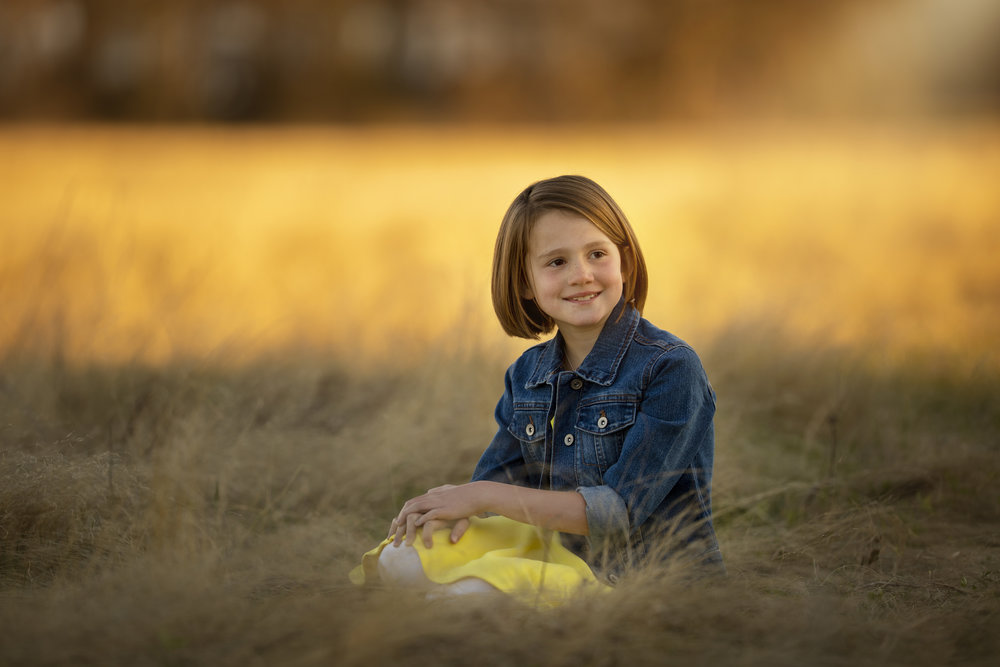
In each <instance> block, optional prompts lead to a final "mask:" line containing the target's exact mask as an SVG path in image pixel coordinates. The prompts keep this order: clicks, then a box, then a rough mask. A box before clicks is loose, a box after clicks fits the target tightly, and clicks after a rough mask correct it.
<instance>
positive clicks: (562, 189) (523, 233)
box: [492, 176, 649, 338]
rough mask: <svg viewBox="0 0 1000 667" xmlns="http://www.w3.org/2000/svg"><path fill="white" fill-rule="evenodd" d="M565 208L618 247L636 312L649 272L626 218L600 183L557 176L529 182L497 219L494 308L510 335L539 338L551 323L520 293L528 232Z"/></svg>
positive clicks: (527, 283) (525, 277)
mask: <svg viewBox="0 0 1000 667" xmlns="http://www.w3.org/2000/svg"><path fill="white" fill-rule="evenodd" d="M553 210H558V211H564V212H567V213H572V214H574V215H579V216H581V217H583V218H586V219H587V220H589V221H590V222H591V223H593V224H594V226H595V227H597V228H598V229H599V230H601V231H602V232H603V233H604V235H605V236H607V237H608V238H609V239H610V240H611V242H612V243H614V244H615V245H616V246H617V247H618V251H619V253H620V254H621V258H622V273H623V279H624V289H623V293H624V295H625V301H626V302H628V303H631V304H632V305H633V306H634V307H635V309H636V310H638V311H639V312H640V313H641V312H642V308H643V306H644V305H645V303H646V291H647V289H648V287H649V277H648V275H647V273H646V260H645V259H643V256H642V250H641V249H640V248H639V241H638V240H637V239H636V237H635V232H633V231H632V226H631V225H630V224H629V222H628V218H626V217H625V214H624V213H622V210H621V208H619V207H618V204H616V203H615V200H614V199H612V198H611V195H609V194H608V193H607V192H606V191H605V190H604V188H602V187H601V186H600V185H598V184H597V183H595V182H594V181H592V180H590V179H589V178H584V177H583V176H557V177H555V178H549V179H546V180H544V181H538V182H537V183H533V184H532V185H529V186H528V187H527V188H525V189H524V191H523V192H521V194H519V195H518V196H517V197H515V198H514V201H513V202H512V203H511V205H510V207H509V208H508V209H507V213H506V214H505V215H504V216H503V222H501V223H500V232H499V233H498V234H497V243H496V248H495V249H494V251H493V284H492V291H493V309H494V310H495V311H496V314H497V317H498V318H499V319H500V325H501V326H502V327H503V330H504V331H506V332H507V334H508V335H511V336H517V337H519V338H538V337H539V335H540V334H545V333H548V332H550V331H552V329H553V328H554V327H555V322H554V321H553V320H552V318H551V317H549V316H548V315H546V314H545V313H544V312H543V311H542V310H541V309H540V308H539V307H538V305H537V304H536V303H535V302H534V300H532V299H526V298H524V296H523V295H524V294H525V293H526V292H527V291H528V289H529V287H530V285H531V283H530V279H529V276H528V266H527V261H526V260H527V256H528V238H529V236H530V234H531V228H532V227H533V226H534V224H535V222H536V221H537V220H538V218H540V217H541V216H542V215H543V214H544V213H547V212H548V211H553Z"/></svg>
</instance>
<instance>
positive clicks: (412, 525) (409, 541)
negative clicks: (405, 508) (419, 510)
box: [406, 514, 420, 547]
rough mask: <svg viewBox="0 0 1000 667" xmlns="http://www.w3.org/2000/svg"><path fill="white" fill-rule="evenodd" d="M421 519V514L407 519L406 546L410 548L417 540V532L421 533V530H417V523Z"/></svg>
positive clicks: (412, 515) (409, 516)
mask: <svg viewBox="0 0 1000 667" xmlns="http://www.w3.org/2000/svg"><path fill="white" fill-rule="evenodd" d="M419 518H420V515H419V514H410V515H408V516H407V517H406V546H408V547H412V546H413V541H414V540H415V539H417V532H419V529H418V528H417V526H416V523H417V519H419Z"/></svg>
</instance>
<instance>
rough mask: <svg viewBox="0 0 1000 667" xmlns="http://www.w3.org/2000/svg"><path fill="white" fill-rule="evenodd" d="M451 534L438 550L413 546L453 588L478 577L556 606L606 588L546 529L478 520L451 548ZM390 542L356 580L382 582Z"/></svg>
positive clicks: (442, 533)
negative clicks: (380, 573) (588, 591)
mask: <svg viewBox="0 0 1000 667" xmlns="http://www.w3.org/2000/svg"><path fill="white" fill-rule="evenodd" d="M449 535H450V531H449V530H448V529H442V530H439V531H437V532H436V533H434V547H433V548H431V549H428V548H426V547H425V546H424V545H423V542H421V541H420V540H417V541H416V542H414V545H413V546H414V548H416V550H417V554H418V555H419V556H420V563H421V565H422V566H423V570H424V574H425V575H426V576H427V578H428V579H430V580H431V581H432V582H435V583H438V584H450V583H453V582H455V581H458V580H459V579H464V578H466V577H477V578H479V579H482V580H483V581H486V582H488V583H489V584H491V585H493V586H494V587H496V588H497V589H499V590H501V591H503V592H504V593H507V594H509V595H512V596H514V597H515V598H517V599H519V600H521V601H523V602H526V603H528V604H539V605H542V606H549V607H553V606H557V605H559V604H561V603H562V602H565V601H566V600H568V599H569V598H570V597H571V596H572V595H574V594H575V593H577V592H578V591H581V590H583V589H585V588H592V589H604V588H607V586H605V585H604V584H602V583H600V582H599V581H598V580H597V578H596V577H595V576H594V573H593V572H591V570H590V567H588V566H587V564H586V563H585V562H584V561H583V560H582V559H581V558H580V557H579V556H577V555H576V554H574V553H573V552H572V551H570V550H569V549H567V548H566V547H564V546H563V545H562V543H561V542H560V540H559V533H557V532H554V531H544V530H542V529H540V528H536V527H535V526H531V525H528V524H524V523H520V522H518V521H514V520H512V519H508V518H506V517H502V516H491V517H487V518H485V519H480V518H477V517H473V518H472V519H471V522H470V525H469V529H468V530H467V531H466V533H465V535H463V536H462V539H460V540H459V541H458V543H456V544H452V543H451V541H450V539H449ZM390 543H391V540H388V539H387V540H384V541H383V542H382V543H381V544H380V545H378V546H377V547H375V548H374V549H372V550H371V551H369V552H368V553H366V554H364V556H362V558H361V565H359V566H358V567H356V568H354V569H353V570H352V571H351V573H350V577H351V581H353V582H354V583H355V584H358V585H361V584H364V583H365V582H366V581H377V580H378V558H379V555H380V554H381V553H382V549H384V548H385V547H386V545H388V544H390Z"/></svg>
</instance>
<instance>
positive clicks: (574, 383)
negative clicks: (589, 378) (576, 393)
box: [569, 378, 583, 390]
mask: <svg viewBox="0 0 1000 667" xmlns="http://www.w3.org/2000/svg"><path fill="white" fill-rule="evenodd" d="M569 386H570V387H572V388H573V389H576V390H580V389H583V380H581V379H580V378H573V379H572V380H571V381H570V383H569Z"/></svg>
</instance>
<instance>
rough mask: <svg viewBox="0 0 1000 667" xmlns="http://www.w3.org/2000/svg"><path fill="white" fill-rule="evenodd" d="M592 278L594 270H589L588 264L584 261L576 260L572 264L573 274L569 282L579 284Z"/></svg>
mask: <svg viewBox="0 0 1000 667" xmlns="http://www.w3.org/2000/svg"><path fill="white" fill-rule="evenodd" d="M593 279H594V272H593V271H591V270H590V266H589V265H588V264H587V263H586V262H576V264H575V265H574V266H573V275H572V280H571V284H573V285H580V284H584V283H589V282H590V281H591V280H593Z"/></svg>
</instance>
